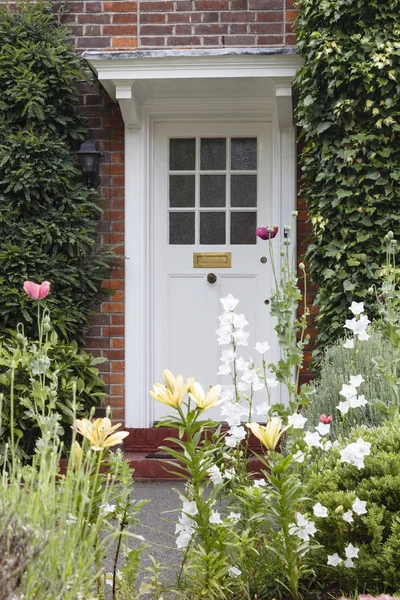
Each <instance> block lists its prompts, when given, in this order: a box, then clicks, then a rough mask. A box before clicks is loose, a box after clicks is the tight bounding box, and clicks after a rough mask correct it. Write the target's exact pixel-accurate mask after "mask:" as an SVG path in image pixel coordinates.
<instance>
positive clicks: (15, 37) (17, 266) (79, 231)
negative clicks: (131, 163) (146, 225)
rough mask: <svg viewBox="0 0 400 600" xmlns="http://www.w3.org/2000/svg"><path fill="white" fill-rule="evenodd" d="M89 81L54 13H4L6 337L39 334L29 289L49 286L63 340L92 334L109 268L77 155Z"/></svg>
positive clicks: (0, 52)
mask: <svg viewBox="0 0 400 600" xmlns="http://www.w3.org/2000/svg"><path fill="white" fill-rule="evenodd" d="M84 78H85V75H84V72H83V64H82V62H81V59H80V57H79V55H78V53H77V52H76V50H75V49H74V47H73V44H72V39H71V35H70V31H69V29H68V27H66V26H62V25H59V24H58V22H57V21H56V20H55V19H54V16H53V13H52V10H51V5H50V4H49V3H46V2H37V3H32V2H20V3H19V4H18V9H17V10H16V11H15V10H10V9H9V8H7V7H2V8H1V9H0V328H1V329H4V328H8V327H14V326H15V325H16V323H17V322H18V321H21V320H24V321H25V323H26V324H27V325H28V328H29V327H30V326H31V329H32V330H33V329H34V327H35V315H34V314H33V312H32V305H33V303H32V301H31V300H29V299H28V298H27V296H26V295H25V293H24V292H23V288H22V284H23V281H24V280H25V279H30V280H34V281H37V282H41V281H43V280H49V281H50V282H51V286H52V287H51V294H50V295H49V296H48V304H49V305H50V308H51V314H52V320H53V323H54V324H55V326H56V329H58V331H59V332H61V334H62V336H63V337H67V338H79V337H80V336H81V334H82V333H83V332H84V331H85V330H86V328H87V326H88V319H89V316H90V314H91V307H92V306H93V303H94V302H95V299H96V295H97V292H98V290H99V288H100V285H101V281H102V272H103V269H104V266H105V265H104V260H103V259H104V255H103V254H102V253H101V252H99V251H96V249H95V238H96V224H97V218H98V216H99V213H100V209H99V207H98V206H97V204H95V203H94V202H93V200H92V198H93V190H91V191H90V190H89V189H88V188H87V187H86V186H85V185H84V182H83V178H82V175H81V172H80V171H79V169H77V167H76V164H75V158H74V152H73V150H74V149H76V148H77V147H79V144H80V142H81V140H83V139H85V137H86V136H87V131H86V127H85V124H84V122H83V120H82V118H81V117H80V116H79V113H78V110H77V102H78V83H79V81H81V80H83V79H84ZM32 332H33V331H32Z"/></svg>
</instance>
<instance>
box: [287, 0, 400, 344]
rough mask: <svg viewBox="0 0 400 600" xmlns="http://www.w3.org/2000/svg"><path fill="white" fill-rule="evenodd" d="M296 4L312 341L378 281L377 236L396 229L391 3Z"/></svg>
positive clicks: (399, 192) (396, 107) (398, 161)
mask: <svg viewBox="0 0 400 600" xmlns="http://www.w3.org/2000/svg"><path fill="white" fill-rule="evenodd" d="M299 8H300V16H299V18H298V21H297V28H296V33H297V46H298V49H299V51H300V54H301V55H302V57H303V58H304V61H305V63H304V67H303V68H302V69H301V70H300V72H299V74H298V78H297V84H298V86H299V93H300V97H299V103H298V109H297V119H298V124H299V126H300V127H301V130H302V132H303V136H304V140H305V148H304V152H303V157H302V162H303V174H304V183H303V190H302V193H303V196H304V198H305V200H306V202H307V205H308V207H309V212H310V217H311V222H312V226H313V243H311V244H310V246H309V248H308V260H309V262H310V269H311V275H312V277H313V279H314V280H315V281H317V283H318V286H319V291H318V294H317V304H318V306H319V317H318V321H317V324H318V327H319V334H318V344H317V345H318V347H319V348H322V345H328V344H330V343H331V342H332V341H334V340H335V339H337V338H338V337H341V335H342V332H343V329H342V326H343V323H344V321H345V318H347V314H348V313H347V310H348V306H349V304H350V302H351V301H352V300H363V299H365V300H367V289H368V288H369V286H370V285H371V284H373V283H375V282H376V281H377V280H378V279H379V278H380V269H381V265H382V263H383V260H384V255H385V249H384V246H383V243H382V242H383V240H384V237H385V234H386V233H387V232H388V231H389V230H393V232H394V234H395V237H398V236H399V233H400V229H399V228H400V204H399V200H398V199H399V196H400V145H399V140H398V136H399V132H400V86H399V81H398V76H399V71H400V24H399V3H398V0H373V1H369V2H366V1H365V0H352V1H351V2H349V1H346V0H323V1H321V0H302V1H301V2H299ZM368 312H369V316H370V317H371V316H374V314H375V312H374V309H373V307H371V306H368Z"/></svg>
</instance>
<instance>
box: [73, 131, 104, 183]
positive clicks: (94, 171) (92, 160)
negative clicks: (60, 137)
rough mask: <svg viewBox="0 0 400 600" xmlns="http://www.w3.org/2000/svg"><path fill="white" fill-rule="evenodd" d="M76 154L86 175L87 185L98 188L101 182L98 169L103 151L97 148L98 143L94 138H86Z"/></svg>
mask: <svg viewBox="0 0 400 600" xmlns="http://www.w3.org/2000/svg"><path fill="white" fill-rule="evenodd" d="M76 154H77V155H78V159H79V164H80V166H81V169H82V172H83V174H84V175H85V177H86V181H87V186H88V187H90V188H94V189H96V188H98V187H99V184H100V175H99V172H98V169H99V160H100V156H101V153H100V152H98V150H96V144H95V143H94V142H93V140H85V141H84V142H83V143H82V144H81V147H80V148H79V150H78V152H77V153H76Z"/></svg>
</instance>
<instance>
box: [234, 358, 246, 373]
mask: <svg viewBox="0 0 400 600" xmlns="http://www.w3.org/2000/svg"><path fill="white" fill-rule="evenodd" d="M248 368H249V362H248V361H247V360H244V358H242V357H241V356H240V357H239V358H238V359H237V361H236V369H237V371H245V370H246V369H248Z"/></svg>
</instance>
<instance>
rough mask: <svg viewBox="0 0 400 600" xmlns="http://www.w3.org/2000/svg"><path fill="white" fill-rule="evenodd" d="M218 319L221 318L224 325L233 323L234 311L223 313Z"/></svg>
mask: <svg viewBox="0 0 400 600" xmlns="http://www.w3.org/2000/svg"><path fill="white" fill-rule="evenodd" d="M218 319H219V320H220V322H221V324H222V325H232V323H233V313H232V312H226V313H224V314H223V315H220V316H219V317H218Z"/></svg>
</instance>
